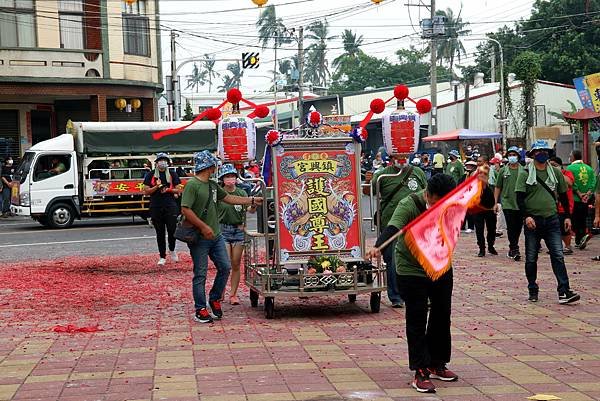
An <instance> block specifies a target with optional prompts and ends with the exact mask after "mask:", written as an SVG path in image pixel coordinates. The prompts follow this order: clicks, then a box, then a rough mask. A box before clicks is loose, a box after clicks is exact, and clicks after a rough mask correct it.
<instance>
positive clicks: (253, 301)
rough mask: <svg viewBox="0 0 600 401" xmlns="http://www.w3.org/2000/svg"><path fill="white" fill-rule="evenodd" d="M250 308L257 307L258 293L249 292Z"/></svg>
mask: <svg viewBox="0 0 600 401" xmlns="http://www.w3.org/2000/svg"><path fill="white" fill-rule="evenodd" d="M250 306H251V307H253V308H256V307H257V306H258V292H256V291H254V290H252V289H251V290H250Z"/></svg>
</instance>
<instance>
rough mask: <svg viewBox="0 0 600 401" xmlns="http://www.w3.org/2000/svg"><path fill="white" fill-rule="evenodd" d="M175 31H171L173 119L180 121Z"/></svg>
mask: <svg viewBox="0 0 600 401" xmlns="http://www.w3.org/2000/svg"><path fill="white" fill-rule="evenodd" d="M177 36H178V35H177V34H176V33H175V31H171V82H172V87H173V121H179V117H180V116H179V91H178V90H177V89H179V88H178V86H179V82H178V81H179V77H178V76H177V60H176V59H175V46H176V43H175V38H177Z"/></svg>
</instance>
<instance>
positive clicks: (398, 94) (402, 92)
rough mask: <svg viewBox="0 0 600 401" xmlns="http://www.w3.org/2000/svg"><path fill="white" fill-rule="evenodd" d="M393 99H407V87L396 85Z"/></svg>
mask: <svg viewBox="0 0 600 401" xmlns="http://www.w3.org/2000/svg"><path fill="white" fill-rule="evenodd" d="M394 97H395V98H396V99H398V100H404V99H406V98H407V97H408V87H407V86H405V85H396V87H395V88H394Z"/></svg>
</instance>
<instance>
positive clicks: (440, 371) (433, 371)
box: [427, 365, 458, 382]
mask: <svg viewBox="0 0 600 401" xmlns="http://www.w3.org/2000/svg"><path fill="white" fill-rule="evenodd" d="M427 370H428V371H429V377H431V378H432V379H438V380H441V381H445V382H453V381H456V380H458V375H457V374H456V373H454V372H453V371H451V370H450V369H446V365H442V366H441V367H439V368H428V369H427Z"/></svg>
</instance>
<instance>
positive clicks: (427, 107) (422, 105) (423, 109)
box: [416, 99, 431, 114]
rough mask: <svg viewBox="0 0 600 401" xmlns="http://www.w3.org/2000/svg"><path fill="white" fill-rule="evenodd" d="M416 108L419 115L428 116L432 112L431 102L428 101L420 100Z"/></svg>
mask: <svg viewBox="0 0 600 401" xmlns="http://www.w3.org/2000/svg"><path fill="white" fill-rule="evenodd" d="M416 106H417V111H418V112H419V114H427V113H429V112H430V111H431V102H430V101H429V100H427V99H421V100H419V101H418V102H417V105H416Z"/></svg>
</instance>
